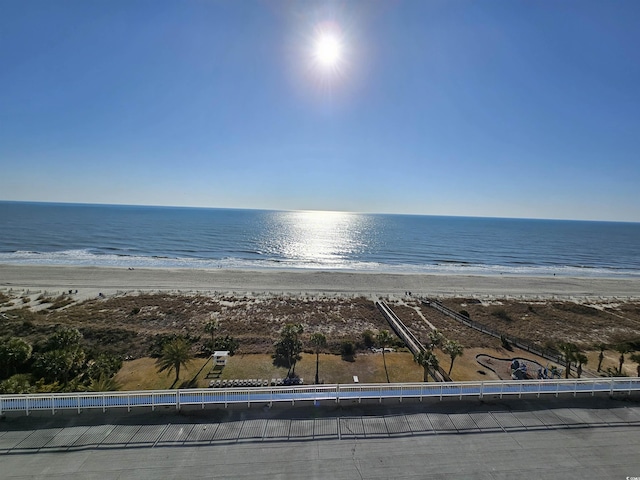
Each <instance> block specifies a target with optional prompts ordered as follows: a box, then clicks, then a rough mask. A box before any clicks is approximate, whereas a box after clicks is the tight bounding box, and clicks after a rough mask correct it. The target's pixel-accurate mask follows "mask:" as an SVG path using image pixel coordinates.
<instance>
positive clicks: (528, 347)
mask: <svg viewBox="0 0 640 480" xmlns="http://www.w3.org/2000/svg"><path fill="white" fill-rule="evenodd" d="M421 302H422V304H423V305H427V306H429V307H432V308H435V309H436V310H438V311H439V312H441V313H443V314H445V315H447V316H449V317H451V318H453V319H454V320H457V321H458V322H460V323H462V324H464V325H466V326H467V327H470V328H473V329H474V330H477V331H479V332H482V333H485V334H487V335H491V336H492V337H495V338H504V339H505V340H506V341H508V342H509V343H510V344H511V345H514V346H516V347H518V348H520V349H522V350H525V351H527V352H529V353H533V354H534V355H537V356H539V357H542V358H546V359H547V360H551V361H552V362H555V363H557V364H559V365H564V364H565V361H564V359H563V358H562V356H561V355H557V354H556V353H554V352H550V351H545V350H541V349H540V348H537V347H535V346H534V345H532V344H530V343H529V342H527V341H526V340H523V339H522V338H518V337H514V336H512V335H505V334H503V333H501V332H499V331H497V330H494V329H492V328H489V327H487V326H486V325H484V324H482V323H479V322H476V321H474V320H471V318H469V317H466V316H464V315H462V314H460V313H458V312H456V311H455V310H452V309H450V308H449V307H446V306H445V305H443V304H442V303H440V302H439V301H437V300H430V299H426V300H425V299H422V300H421ZM583 373H584V374H588V372H585V371H583Z"/></svg>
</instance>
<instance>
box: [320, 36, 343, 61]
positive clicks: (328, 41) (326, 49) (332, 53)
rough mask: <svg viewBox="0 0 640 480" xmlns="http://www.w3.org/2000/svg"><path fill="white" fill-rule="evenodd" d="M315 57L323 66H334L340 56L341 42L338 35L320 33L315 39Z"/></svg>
mask: <svg viewBox="0 0 640 480" xmlns="http://www.w3.org/2000/svg"><path fill="white" fill-rule="evenodd" d="M315 58H316V61H317V62H318V64H319V65H320V66H322V67H324V68H327V69H333V68H336V67H337V66H338V64H339V63H340V60H341V58H342V44H341V43H340V40H339V39H338V37H336V36H335V35H333V34H330V33H322V34H321V35H320V36H319V37H318V39H317V40H316V44H315Z"/></svg>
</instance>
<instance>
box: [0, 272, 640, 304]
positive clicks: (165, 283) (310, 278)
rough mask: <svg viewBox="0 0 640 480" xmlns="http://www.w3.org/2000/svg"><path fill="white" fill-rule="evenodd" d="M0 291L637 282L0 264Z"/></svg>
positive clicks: (582, 293) (484, 287)
mask: <svg viewBox="0 0 640 480" xmlns="http://www.w3.org/2000/svg"><path fill="white" fill-rule="evenodd" d="M0 289H4V290H8V289H14V290H15V289H23V290H24V289H30V290H42V291H48V292H51V293H62V292H66V291H68V290H73V291H75V290H78V296H79V297H80V298H92V297H95V296H97V295H98V294H99V293H103V294H104V295H111V294H114V293H117V292H128V291H136V290H140V291H217V292H229V293H250V292H273V293H289V294H296V293H320V292H324V293H335V294H359V295H365V296H374V295H395V294H404V292H407V291H410V292H412V293H413V294H414V295H423V296H437V297H453V296H456V297H467V296H468V297H483V296H486V297H499V298H509V297H511V298H523V299H526V298H533V299H551V298H557V299H568V300H577V301H580V300H605V299H613V298H617V299H624V300H635V299H640V278H600V277H593V278H590V277H560V276H557V277H556V276H548V277H533V276H507V275H491V276H478V275H424V274H387V273H364V272H338V271H316V270H305V271H301V270H296V271H292V270H223V269H212V270H200V269H137V268H136V269H135V270H130V269H126V268H107V267H70V266H32V265H0Z"/></svg>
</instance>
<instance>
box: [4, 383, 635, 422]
mask: <svg viewBox="0 0 640 480" xmlns="http://www.w3.org/2000/svg"><path fill="white" fill-rule="evenodd" d="M636 391H640V378H638V377H635V378H595V379H594V378H583V379H575V380H524V381H488V382H448V383H380V384H345V385H308V386H307V385H305V386H296V387H262V388H260V387H259V388H226V389H213V388H206V389H186V390H153V391H152V390H149V391H136V392H78V393H47V394H29V395H0V414H3V413H7V412H24V413H26V414H27V415H29V412H32V411H38V410H45V411H47V410H49V411H51V413H55V412H56V411H57V410H77V411H78V413H80V412H81V411H82V410H89V409H102V411H106V410H107V409H110V408H127V409H128V410H131V409H132V408H141V407H147V408H151V409H152V410H155V409H156V408H157V407H172V408H175V409H176V410H180V408H181V407H182V406H187V405H197V406H201V407H202V408H205V407H206V406H207V405H213V406H224V407H227V406H228V405H229V404H247V406H251V404H252V403H253V404H257V403H260V404H269V405H272V404H273V403H291V404H292V405H293V404H295V403H296V402H321V401H333V402H336V403H340V402H341V401H358V402H362V401H363V400H369V401H370V400H377V401H379V402H382V400H386V399H396V400H399V401H400V402H401V401H402V400H403V399H420V400H422V399H423V398H439V399H440V400H442V399H443V398H451V397H454V398H455V397H459V398H460V399H462V398H468V397H471V398H473V397H477V398H483V397H484V396H499V397H500V398H502V397H503V396H511V397H513V396H517V397H522V396H523V395H527V396H536V397H540V395H555V396H558V395H560V394H563V395H567V394H570V395H573V396H576V395H577V394H579V393H580V394H585V395H595V394H596V393H605V394H609V395H613V394H614V393H626V394H631V392H636Z"/></svg>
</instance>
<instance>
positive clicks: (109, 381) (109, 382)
mask: <svg viewBox="0 0 640 480" xmlns="http://www.w3.org/2000/svg"><path fill="white" fill-rule="evenodd" d="M120 386H121V385H120V383H118V382H117V381H116V379H115V377H110V376H108V375H105V374H104V373H101V374H100V376H99V377H98V378H94V379H92V380H91V383H90V384H89V391H90V392H115V391H116V390H120Z"/></svg>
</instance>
